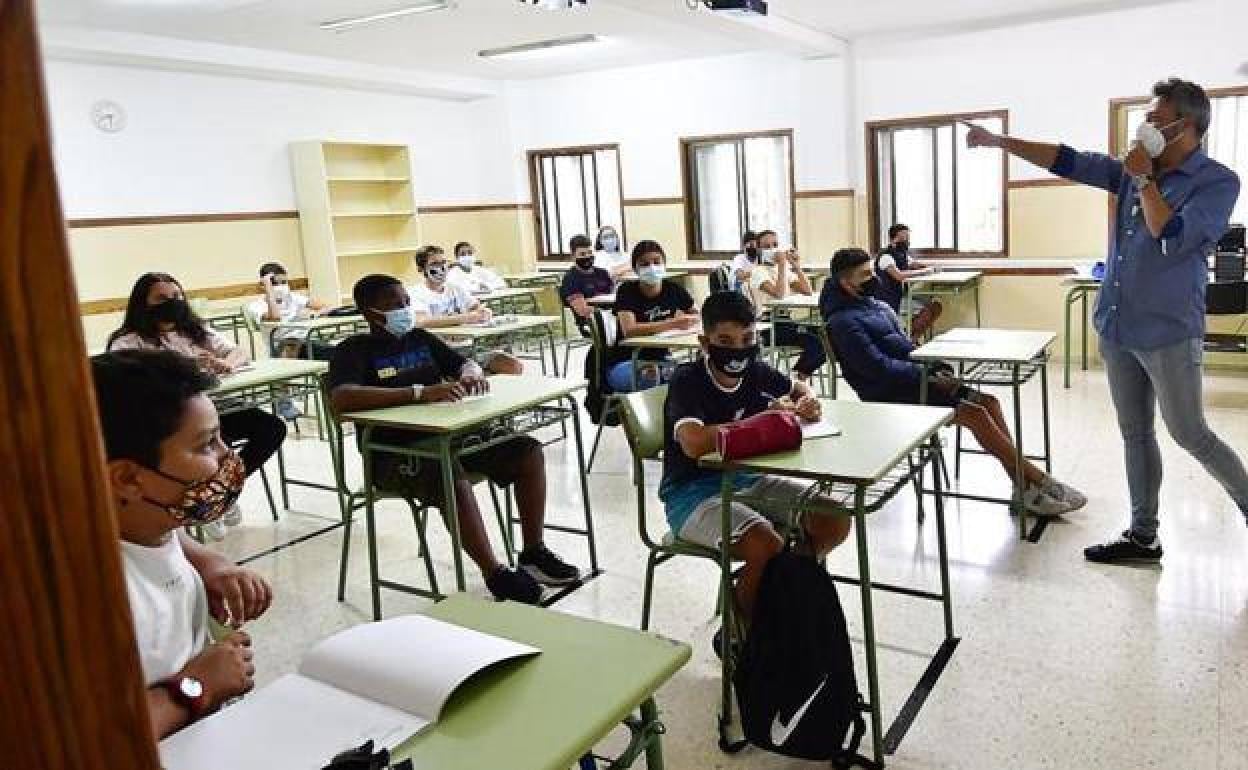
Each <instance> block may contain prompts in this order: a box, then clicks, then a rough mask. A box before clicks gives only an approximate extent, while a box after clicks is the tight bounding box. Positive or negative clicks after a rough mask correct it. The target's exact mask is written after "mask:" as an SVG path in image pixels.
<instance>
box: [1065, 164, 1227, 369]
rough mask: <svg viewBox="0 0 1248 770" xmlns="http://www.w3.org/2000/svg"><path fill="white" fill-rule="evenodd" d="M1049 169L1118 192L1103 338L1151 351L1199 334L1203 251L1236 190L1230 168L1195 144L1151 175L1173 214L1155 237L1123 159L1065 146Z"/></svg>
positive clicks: (1104, 287)
mask: <svg viewBox="0 0 1248 770" xmlns="http://www.w3.org/2000/svg"><path fill="white" fill-rule="evenodd" d="M1049 170H1050V171H1052V172H1053V173H1054V174H1057V175H1058V176H1063V177H1066V178H1067V179H1073V180H1074V181H1076V182H1082V183H1083V184H1087V185H1092V186H1093V187H1100V188H1101V189H1103V190H1108V191H1109V192H1111V193H1115V194H1117V196H1118V203H1117V213H1118V217H1117V220H1116V222H1115V228H1114V237H1113V238H1112V239H1111V242H1110V250H1109V259H1108V260H1107V262H1106V270H1105V280H1104V281H1103V282H1102V283H1101V291H1100V294H1099V296H1098V298H1097V302H1096V313H1095V315H1094V319H1095V323H1096V330H1097V332H1099V333H1100V335H1101V337H1102V338H1103V339H1104V340H1106V341H1108V342H1109V343H1111V344H1114V345H1117V346H1119V347H1124V348H1128V349H1131V350H1155V349H1156V348H1160V347H1165V346H1166V345H1172V344H1174V343H1176V342H1181V341H1183V340H1187V339H1192V338H1195V337H1202V336H1204V333H1205V285H1206V284H1207V283H1208V281H1209V266H1208V258H1209V254H1210V253H1211V252H1212V251H1213V248H1214V246H1215V245H1216V244H1217V242H1218V239H1219V238H1221V237H1222V235H1223V234H1224V233H1225V232H1226V229H1227V221H1228V220H1229V219H1230V216H1231V211H1232V210H1233V209H1234V208H1235V201H1236V199H1237V198H1238V197H1239V177H1237V176H1236V175H1235V172H1234V171H1231V170H1230V169H1229V168H1227V167H1226V166H1223V165H1222V164H1221V163H1218V162H1217V161H1215V160H1213V159H1211V158H1210V157H1209V156H1208V155H1205V153H1204V152H1202V151H1201V150H1196V151H1194V152H1193V153H1192V154H1191V155H1189V156H1187V160H1185V161H1183V164H1182V165H1180V166H1179V167H1178V168H1176V169H1174V170H1173V171H1170V172H1168V173H1166V174H1165V175H1163V176H1162V177H1161V178H1160V179H1158V180H1156V181H1155V182H1154V184H1156V185H1157V186H1158V190H1159V191H1160V192H1161V194H1162V197H1164V198H1165V199H1166V202H1167V203H1169V204H1170V208H1171V210H1173V211H1174V216H1173V217H1172V218H1171V219H1170V221H1169V222H1167V223H1166V226H1165V228H1164V229H1163V230H1162V233H1161V237H1160V238H1154V237H1153V234H1152V233H1151V232H1149V230H1148V225H1147V224H1145V222H1144V210H1143V209H1142V208H1141V207H1140V203H1139V192H1138V191H1137V190H1136V189H1135V183H1134V182H1133V181H1132V180H1131V176H1130V175H1129V174H1127V173H1125V172H1124V170H1123V165H1122V161H1120V160H1117V159H1115V158H1111V157H1109V156H1108V155H1102V154H1100V153H1092V152H1076V151H1075V150H1074V149H1072V148H1070V147H1067V146H1066V145H1062V146H1061V149H1060V150H1059V151H1058V154H1057V161H1055V162H1054V164H1053V167H1052V168H1051V169H1049Z"/></svg>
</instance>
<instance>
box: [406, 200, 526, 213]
mask: <svg viewBox="0 0 1248 770" xmlns="http://www.w3.org/2000/svg"><path fill="white" fill-rule="evenodd" d="M532 208H533V204H532V203H469V204H462V205H460V204H455V205H447V206H420V207H418V208H417V209H416V211H417V213H419V214H460V213H465V212H471V211H529V210H530V209H532Z"/></svg>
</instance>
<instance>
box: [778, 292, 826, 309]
mask: <svg viewBox="0 0 1248 770" xmlns="http://www.w3.org/2000/svg"><path fill="white" fill-rule="evenodd" d="M767 306H768V307H770V308H774V309H786V310H788V309H792V310H818V309H819V295H817V294H790V295H788V296H786V297H784V298H783V299H769V300H767Z"/></svg>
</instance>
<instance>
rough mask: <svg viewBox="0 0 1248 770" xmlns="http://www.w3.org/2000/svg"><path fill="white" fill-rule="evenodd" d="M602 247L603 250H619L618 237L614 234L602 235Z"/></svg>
mask: <svg viewBox="0 0 1248 770" xmlns="http://www.w3.org/2000/svg"><path fill="white" fill-rule="evenodd" d="M602 248H603V250H604V251H619V250H620V239H619V238H618V237H616V236H614V235H604V236H602Z"/></svg>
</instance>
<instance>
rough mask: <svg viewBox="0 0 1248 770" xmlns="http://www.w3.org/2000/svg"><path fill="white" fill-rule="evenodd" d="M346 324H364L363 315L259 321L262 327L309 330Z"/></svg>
mask: <svg viewBox="0 0 1248 770" xmlns="http://www.w3.org/2000/svg"><path fill="white" fill-rule="evenodd" d="M348 324H360V325H361V326H363V325H365V324H366V321H365V320H364V316H362V315H360V314H358V313H355V314H352V315H342V316H324V315H323V316H319V317H317V318H299V319H295V320H293V321H261V322H260V326H261V328H264V329H304V330H307V331H311V330H313V329H329V328H333V327H335V326H347V325H348Z"/></svg>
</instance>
